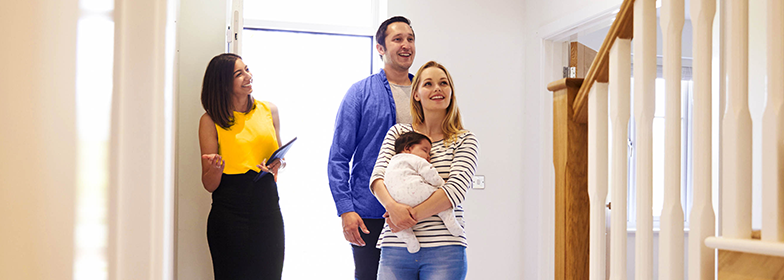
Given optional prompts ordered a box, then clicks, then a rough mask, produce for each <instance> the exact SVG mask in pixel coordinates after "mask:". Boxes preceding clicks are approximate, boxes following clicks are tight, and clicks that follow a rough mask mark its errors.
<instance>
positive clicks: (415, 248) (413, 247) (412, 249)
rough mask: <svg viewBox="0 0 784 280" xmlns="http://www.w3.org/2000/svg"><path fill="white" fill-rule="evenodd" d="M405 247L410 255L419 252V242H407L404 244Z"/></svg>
mask: <svg viewBox="0 0 784 280" xmlns="http://www.w3.org/2000/svg"><path fill="white" fill-rule="evenodd" d="M406 247H407V248H406V249H408V252H409V253H411V254H413V253H416V252H419V242H409V243H408V244H406Z"/></svg>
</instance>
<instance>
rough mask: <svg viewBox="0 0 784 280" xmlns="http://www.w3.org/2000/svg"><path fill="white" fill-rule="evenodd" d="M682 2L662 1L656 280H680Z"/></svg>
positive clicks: (681, 232) (681, 0) (675, 0)
mask: <svg viewBox="0 0 784 280" xmlns="http://www.w3.org/2000/svg"><path fill="white" fill-rule="evenodd" d="M684 21H685V18H684V4H683V0H663V3H662V9H661V21H660V23H661V29H662V35H663V36H662V39H663V42H662V45H663V46H664V79H665V94H666V98H665V100H666V102H667V103H666V105H665V131H664V137H665V139H664V151H665V154H664V206H663V207H662V213H661V220H660V223H659V225H660V228H661V231H660V232H659V279H663V280H677V279H683V208H682V207H681V36H682V33H683V23H684Z"/></svg>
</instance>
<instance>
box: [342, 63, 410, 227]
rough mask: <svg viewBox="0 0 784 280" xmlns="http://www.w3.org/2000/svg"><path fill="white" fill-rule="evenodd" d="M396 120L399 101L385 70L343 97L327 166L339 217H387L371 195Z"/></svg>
mask: <svg viewBox="0 0 784 280" xmlns="http://www.w3.org/2000/svg"><path fill="white" fill-rule="evenodd" d="M411 78H413V75H411V74H409V79H411ZM396 118H397V114H396V111H395V99H394V97H393V96H392V90H390V88H389V81H388V80H387V75H386V73H385V72H384V70H381V71H380V72H379V73H377V74H373V75H370V76H369V77H367V78H365V79H363V80H361V81H359V82H357V83H355V84H354V85H352V86H351V88H349V90H348V92H346V96H344V97H343V101H342V102H341V103H340V108H339V109H338V115H337V118H336V119H335V133H334V135H333V137H332V147H331V148H330V149H329V162H328V163H327V173H328V176H329V188H330V189H331V190H332V197H333V198H334V199H335V206H336V207H337V210H338V215H342V214H343V213H346V212H357V214H359V216H360V217H362V218H370V219H382V218H383V215H384V212H386V210H385V209H384V206H382V205H381V203H379V202H378V200H377V199H376V197H375V196H373V194H372V193H371V192H370V188H369V186H370V174H371V173H372V172H373V166H374V165H375V164H376V158H377V157H378V151H379V149H381V142H383V141H384V137H385V136H386V134H387V131H388V130H389V128H390V127H392V126H393V125H395V122H396ZM349 165H350V168H349Z"/></svg>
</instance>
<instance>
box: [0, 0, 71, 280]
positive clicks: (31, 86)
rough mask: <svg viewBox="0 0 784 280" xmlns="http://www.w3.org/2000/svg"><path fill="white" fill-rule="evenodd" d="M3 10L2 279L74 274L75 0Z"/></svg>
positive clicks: (17, 5)
mask: <svg viewBox="0 0 784 280" xmlns="http://www.w3.org/2000/svg"><path fill="white" fill-rule="evenodd" d="M1 6H2V8H1V9H0V26H2V28H0V42H1V43H0V61H2V62H3V66H2V67H0V119H2V120H3V122H4V125H3V132H1V133H0V145H1V146H2V147H4V152H3V153H4V157H3V158H4V160H3V163H2V164H0V224H2V230H0V248H2V249H0V279H69V278H70V277H71V275H72V273H73V260H74V257H73V254H74V215H75V211H76V209H75V203H76V201H75V199H76V163H77V161H76V157H77V153H76V147H77V146H76V140H77V139H76V99H75V95H76V80H75V78H76V56H75V54H76V23H77V19H78V16H79V6H78V1H76V0H45V1H44V0H41V1H11V2H3V4H2V5H1Z"/></svg>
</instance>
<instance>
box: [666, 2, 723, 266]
mask: <svg viewBox="0 0 784 280" xmlns="http://www.w3.org/2000/svg"><path fill="white" fill-rule="evenodd" d="M715 15H716V1H715V0H691V23H692V28H693V29H692V37H693V38H694V39H693V40H692V41H693V46H692V55H693V56H694V58H693V61H692V73H694V74H693V77H692V78H693V81H694V93H693V95H694V97H693V98H694V103H693V111H692V124H693V131H692V135H693V138H692V141H694V142H692V146H693V153H694V154H693V155H694V157H693V158H694V162H693V164H692V166H693V176H694V182H693V186H692V187H693V194H694V195H693V197H694V199H693V201H692V207H691V214H690V215H689V247H688V252H689V260H688V264H689V265H688V267H689V272H688V275H689V277H688V279H689V280H713V279H715V271H714V270H715V264H714V258H715V250H714V249H711V248H708V247H707V246H705V243H704V241H705V238H707V237H709V236H713V235H715V232H716V214H715V213H714V211H713V202H712V197H711V184H712V177H711V176H712V175H711V168H712V162H711V161H712V154H711V153H712V151H711V147H712V144H711V143H712V142H711V135H712V129H711V110H712V109H711V108H712V107H711V106H712V105H711V95H712V92H711V90H712V88H711V59H712V53H713V47H712V45H713V18H714V16H715ZM660 265H661V264H660Z"/></svg>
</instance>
